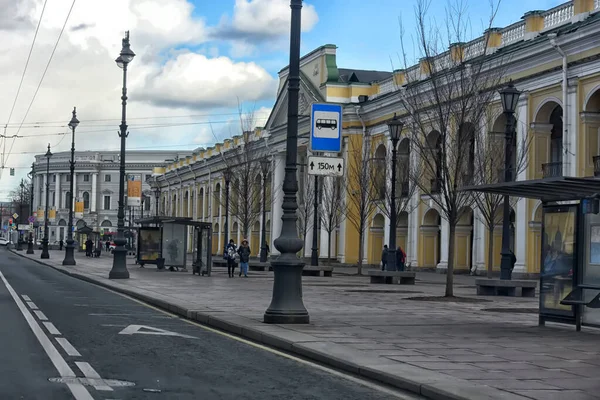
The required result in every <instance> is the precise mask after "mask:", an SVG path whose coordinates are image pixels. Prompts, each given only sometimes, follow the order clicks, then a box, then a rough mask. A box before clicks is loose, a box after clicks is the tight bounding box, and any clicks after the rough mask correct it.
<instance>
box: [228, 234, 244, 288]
mask: <svg viewBox="0 0 600 400" xmlns="http://www.w3.org/2000/svg"><path fill="white" fill-rule="evenodd" d="M225 259H226V260H227V273H228V274H229V277H230V278H233V277H234V274H235V267H236V266H237V262H238V261H239V263H240V272H239V276H242V274H243V275H244V277H246V278H247V277H248V263H249V262H250V246H249V245H248V240H246V239H244V240H242V244H241V245H240V246H239V247H237V246H236V245H235V242H234V241H233V239H231V240H230V241H229V243H228V244H227V246H226V247H225Z"/></svg>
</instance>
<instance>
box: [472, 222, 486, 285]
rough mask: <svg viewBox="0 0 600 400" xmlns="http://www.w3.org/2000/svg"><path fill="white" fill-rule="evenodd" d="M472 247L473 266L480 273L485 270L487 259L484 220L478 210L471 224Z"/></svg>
mask: <svg viewBox="0 0 600 400" xmlns="http://www.w3.org/2000/svg"><path fill="white" fill-rule="evenodd" d="M473 225H474V226H473V235H474V236H473V249H474V250H475V254H474V257H473V259H474V260H475V267H477V270H478V271H479V272H481V273H484V272H485V268H486V267H485V263H486V261H487V253H486V252H485V238H486V236H487V228H486V226H485V220H484V219H483V216H482V215H481V213H480V212H479V211H476V212H475V221H474V224H473Z"/></svg>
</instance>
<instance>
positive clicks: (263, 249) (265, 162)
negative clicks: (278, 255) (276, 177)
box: [260, 157, 270, 263]
mask: <svg viewBox="0 0 600 400" xmlns="http://www.w3.org/2000/svg"><path fill="white" fill-rule="evenodd" d="M269 165H270V161H269V159H267V158H266V157H265V158H263V159H262V160H261V161H260V169H261V172H262V178H263V190H262V232H261V236H262V244H261V246H260V262H262V263H264V262H267V174H268V173H269Z"/></svg>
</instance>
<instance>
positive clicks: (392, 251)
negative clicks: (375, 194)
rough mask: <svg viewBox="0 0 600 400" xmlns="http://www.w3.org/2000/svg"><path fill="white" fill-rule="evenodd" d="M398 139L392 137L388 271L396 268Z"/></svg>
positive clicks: (386, 266) (386, 267)
mask: <svg viewBox="0 0 600 400" xmlns="http://www.w3.org/2000/svg"><path fill="white" fill-rule="evenodd" d="M397 145H398V139H397V138H392V191H391V193H390V241H389V244H388V252H387V256H388V259H387V264H386V265H385V269H386V271H395V270H396V267H397V266H396V253H397V249H396V248H397V247H398V246H397V245H396V162H397V156H398V152H397V150H396V146H397Z"/></svg>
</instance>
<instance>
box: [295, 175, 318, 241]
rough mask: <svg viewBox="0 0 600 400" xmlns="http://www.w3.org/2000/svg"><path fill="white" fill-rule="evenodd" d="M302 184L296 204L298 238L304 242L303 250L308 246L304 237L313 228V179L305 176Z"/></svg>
mask: <svg viewBox="0 0 600 400" xmlns="http://www.w3.org/2000/svg"><path fill="white" fill-rule="evenodd" d="M303 182H304V184H303V185H302V187H301V188H300V192H299V193H298V194H299V202H298V203H299V204H298V220H299V225H298V230H299V234H300V237H301V238H303V240H304V241H305V243H304V246H305V248H306V247H308V246H310V245H311V244H310V243H306V236H307V234H308V230H309V229H311V228H313V220H314V215H313V210H314V201H315V178H314V177H313V176H307V177H305V179H304V180H303Z"/></svg>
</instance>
